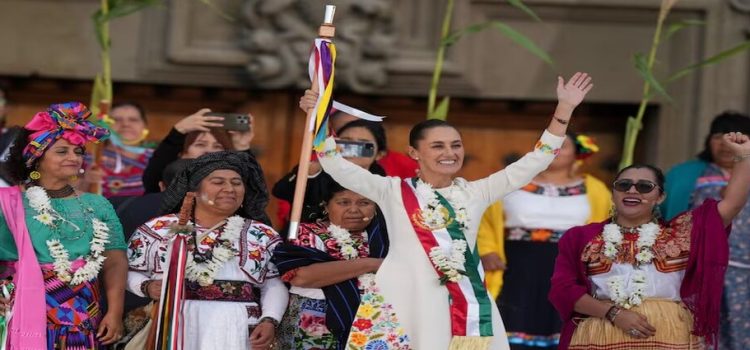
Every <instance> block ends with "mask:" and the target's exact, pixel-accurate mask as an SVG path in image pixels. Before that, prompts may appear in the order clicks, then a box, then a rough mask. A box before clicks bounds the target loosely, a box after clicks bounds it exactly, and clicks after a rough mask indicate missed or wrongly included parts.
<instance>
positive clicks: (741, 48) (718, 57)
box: [667, 40, 750, 83]
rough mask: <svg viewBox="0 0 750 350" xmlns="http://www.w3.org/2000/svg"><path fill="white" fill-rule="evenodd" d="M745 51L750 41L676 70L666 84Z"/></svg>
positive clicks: (749, 46)
mask: <svg viewBox="0 0 750 350" xmlns="http://www.w3.org/2000/svg"><path fill="white" fill-rule="evenodd" d="M747 49H750V40H749V41H745V42H743V43H742V44H739V45H737V46H735V47H733V48H731V49H728V50H724V51H722V52H719V53H718V54H716V55H713V56H711V57H709V58H706V59H705V60H703V61H700V62H698V63H695V64H692V65H690V66H687V67H685V68H682V69H680V70H678V71H677V72H676V73H674V74H672V75H671V76H669V78H667V82H668V83H671V82H673V81H675V80H677V79H680V78H682V77H684V76H686V75H688V74H690V73H691V72H692V71H694V70H696V69H698V68H702V67H706V66H710V65H712V64H716V63H719V62H721V61H723V60H725V59H727V58H729V57H732V56H734V55H736V54H739V53H741V52H743V51H745V50H747Z"/></svg>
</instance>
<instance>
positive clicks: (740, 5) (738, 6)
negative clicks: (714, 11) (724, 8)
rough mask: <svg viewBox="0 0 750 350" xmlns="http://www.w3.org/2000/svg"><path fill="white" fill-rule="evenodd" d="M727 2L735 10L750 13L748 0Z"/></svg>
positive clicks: (730, 0)
mask: <svg viewBox="0 0 750 350" xmlns="http://www.w3.org/2000/svg"><path fill="white" fill-rule="evenodd" d="M729 4H730V5H732V8H734V9H735V10H737V11H741V12H745V13H750V1H748V0H729Z"/></svg>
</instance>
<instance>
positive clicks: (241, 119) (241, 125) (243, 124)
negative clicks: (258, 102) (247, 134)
mask: <svg viewBox="0 0 750 350" xmlns="http://www.w3.org/2000/svg"><path fill="white" fill-rule="evenodd" d="M206 115H207V116H213V117H223V118H224V120H221V121H219V122H218V123H220V124H221V125H222V126H221V128H222V129H224V130H230V131H243V132H244V131H249V130H250V117H249V116H248V115H247V114H241V113H217V112H210V113H206Z"/></svg>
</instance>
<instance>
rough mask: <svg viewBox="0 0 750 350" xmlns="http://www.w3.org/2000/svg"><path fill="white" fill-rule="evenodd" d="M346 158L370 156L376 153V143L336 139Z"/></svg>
mask: <svg viewBox="0 0 750 350" xmlns="http://www.w3.org/2000/svg"><path fill="white" fill-rule="evenodd" d="M336 145H338V146H339V148H340V149H341V156H342V157H344V158H360V157H364V158H369V157H372V156H374V155H375V144H374V143H372V142H362V141H350V140H336Z"/></svg>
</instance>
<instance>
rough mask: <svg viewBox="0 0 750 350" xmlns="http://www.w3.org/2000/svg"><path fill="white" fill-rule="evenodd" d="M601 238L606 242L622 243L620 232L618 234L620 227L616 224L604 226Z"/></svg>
mask: <svg viewBox="0 0 750 350" xmlns="http://www.w3.org/2000/svg"><path fill="white" fill-rule="evenodd" d="M602 237H603V238H604V240H605V241H607V242H616V243H619V242H622V232H620V226H617V225H616V224H607V225H604V231H603V232H602Z"/></svg>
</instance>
